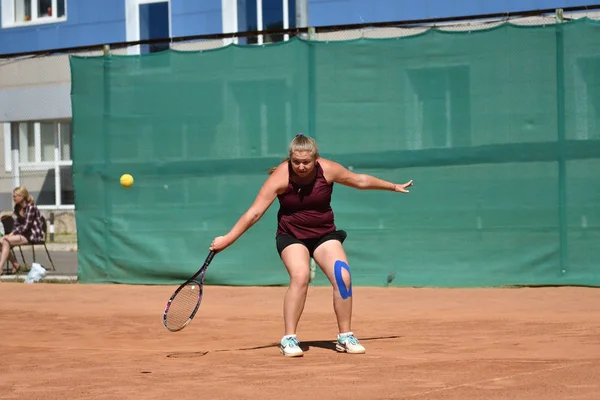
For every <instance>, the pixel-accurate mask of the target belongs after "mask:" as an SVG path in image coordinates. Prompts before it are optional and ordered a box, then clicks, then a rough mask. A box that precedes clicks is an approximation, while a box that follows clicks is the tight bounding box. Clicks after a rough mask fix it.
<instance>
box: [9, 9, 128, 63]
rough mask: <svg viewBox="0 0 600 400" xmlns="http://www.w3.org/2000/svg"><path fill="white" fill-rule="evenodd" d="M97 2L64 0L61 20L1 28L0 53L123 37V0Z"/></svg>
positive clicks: (109, 41) (55, 47)
mask: <svg viewBox="0 0 600 400" xmlns="http://www.w3.org/2000/svg"><path fill="white" fill-rule="evenodd" d="M98 4H99V3H98V2H96V1H90V0H78V1H73V0H71V1H67V13H66V14H67V21H65V22H57V23H50V24H38V25H31V26H23V27H15V28H3V29H1V30H0V54H6V53H17V52H26V51H37V50H48V49H57V48H65V47H74V46H86V45H91V44H99V43H111V42H121V41H124V40H125V6H124V1H123V0H103V1H102V3H101V4H102V6H101V7H99V6H98ZM0 12H1V11H0Z"/></svg>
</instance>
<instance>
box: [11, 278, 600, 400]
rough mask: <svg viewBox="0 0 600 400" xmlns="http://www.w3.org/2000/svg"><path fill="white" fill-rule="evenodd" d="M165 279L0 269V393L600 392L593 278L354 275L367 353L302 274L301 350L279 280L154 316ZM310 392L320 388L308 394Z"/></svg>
mask: <svg viewBox="0 0 600 400" xmlns="http://www.w3.org/2000/svg"><path fill="white" fill-rule="evenodd" d="M173 289H174V288H173V287H170V286H126V285H83V284H35V285H24V284H18V283H0V293H2V302H1V303H0V320H1V321H2V323H1V324H0V337H1V341H0V372H1V373H0V398H2V399H5V400H8V399H27V400H35V399H43V400H54V399H73V400H74V399H98V400H99V399H148V400H149V399H311V400H314V399H317V398H323V399H344V400H347V399H452V400H454V399H456V400H458V399H461V400H462V399H521V400H527V399H539V398H543V399H545V400H550V399H561V400H564V399H597V398H598V393H599V390H600V379H599V377H600V319H599V318H598V315H600V290H597V289H590V288H524V289H469V290H457V289H399V288H377V289H374V288H361V287H357V288H355V289H354V297H355V316H354V324H353V328H354V332H355V333H356V334H357V336H358V337H359V338H360V339H361V340H362V343H363V344H364V345H365V347H366V348H367V353H366V354H364V355H348V354H339V353H336V352H335V350H334V347H333V338H334V337H335V334H336V333H337V329H336V326H335V319H334V317H333V311H332V308H331V289H330V288H321V287H317V288H314V287H311V288H310V291H309V297H308V302H307V305H306V308H305V312H304V317H303V319H302V320H301V323H300V330H299V338H300V339H301V340H302V341H303V344H304V346H305V349H306V347H307V350H308V351H306V352H305V355H304V357H302V358H286V357H283V356H281V355H280V353H279V350H278V348H277V347H276V346H275V343H276V342H278V341H279V339H280V338H281V335H282V333H283V332H282V321H281V309H282V298H283V294H284V292H285V288H279V287H275V288H273V287H271V288H233V287H215V286H208V287H206V290H205V298H204V301H203V303H202V306H201V308H200V311H199V312H198V315H197V316H196V319H195V320H194V321H192V324H191V325H190V326H188V327H187V328H186V329H184V330H183V331H181V332H178V333H171V332H169V331H167V330H166V329H165V328H164V327H163V326H162V321H161V316H162V309H163V307H164V303H165V301H166V300H167V299H168V297H169V295H170V294H171V292H172V290H173ZM317 396H318V397H317Z"/></svg>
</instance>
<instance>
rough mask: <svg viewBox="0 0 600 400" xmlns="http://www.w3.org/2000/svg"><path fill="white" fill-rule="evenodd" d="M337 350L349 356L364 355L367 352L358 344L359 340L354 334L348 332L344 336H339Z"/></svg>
mask: <svg viewBox="0 0 600 400" xmlns="http://www.w3.org/2000/svg"><path fill="white" fill-rule="evenodd" d="M335 349H336V350H337V351H340V352H346V353H349V354H363V353H364V352H365V348H364V347H363V346H362V345H361V344H360V343H359V342H358V339H357V338H356V337H355V336H354V334H353V333H352V332H348V333H346V334H344V335H343V336H341V335H338V340H337V343H336V344H335Z"/></svg>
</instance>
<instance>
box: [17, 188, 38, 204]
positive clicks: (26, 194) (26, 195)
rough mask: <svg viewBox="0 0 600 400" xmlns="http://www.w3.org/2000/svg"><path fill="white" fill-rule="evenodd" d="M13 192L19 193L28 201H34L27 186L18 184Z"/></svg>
mask: <svg viewBox="0 0 600 400" xmlns="http://www.w3.org/2000/svg"><path fill="white" fill-rule="evenodd" d="M13 194H18V195H20V196H22V197H23V199H25V201H26V202H27V203H34V201H33V197H31V195H30V194H29V190H27V189H26V188H25V186H17V187H16V188H14V189H13Z"/></svg>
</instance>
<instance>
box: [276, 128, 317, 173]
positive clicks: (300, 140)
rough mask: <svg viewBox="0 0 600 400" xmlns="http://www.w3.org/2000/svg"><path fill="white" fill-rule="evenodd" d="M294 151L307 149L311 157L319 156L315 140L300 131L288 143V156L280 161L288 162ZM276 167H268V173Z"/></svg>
mask: <svg viewBox="0 0 600 400" xmlns="http://www.w3.org/2000/svg"><path fill="white" fill-rule="evenodd" d="M296 151H309V152H310V155H311V156H312V157H313V158H318V157H319V146H318V145H317V142H316V141H315V139H313V138H311V137H309V136H305V135H304V134H302V133H299V134H297V135H296V137H294V139H292V141H291V142H290V145H289V146H288V154H289V155H288V157H287V158H286V159H285V160H282V161H281V162H288V161H290V159H291V157H292V154H294V152H296ZM276 168H277V167H272V168H270V169H269V175H271V174H272V173H273V171H275V169H276Z"/></svg>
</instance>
